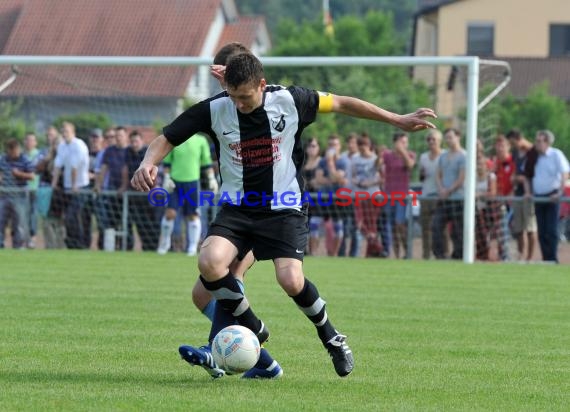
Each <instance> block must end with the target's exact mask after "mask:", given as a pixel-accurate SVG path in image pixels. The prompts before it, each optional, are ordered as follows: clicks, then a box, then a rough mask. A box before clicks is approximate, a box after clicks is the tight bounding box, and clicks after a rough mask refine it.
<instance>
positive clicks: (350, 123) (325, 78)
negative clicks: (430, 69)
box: [266, 11, 431, 143]
mask: <svg viewBox="0 0 570 412" xmlns="http://www.w3.org/2000/svg"><path fill="white" fill-rule="evenodd" d="M278 32H279V35H278V36H277V42H276V43H275V45H274V49H273V55H275V56H392V55H401V54H405V42H404V41H399V40H398V36H397V35H396V33H395V29H394V25H393V17H392V15H391V13H382V12H378V11H370V12H368V13H367V14H366V15H365V16H364V18H362V19H359V18H357V17H355V16H344V17H341V18H339V19H338V20H337V21H335V35H334V37H333V38H331V37H328V36H325V35H323V27H322V23H321V21H320V20H314V21H311V22H304V23H303V24H297V23H296V22H294V21H293V20H282V21H281V22H280V25H279V29H278ZM299 39H303V40H304V41H302V42H301V41H299ZM266 75H267V78H268V79H270V81H271V82H276V83H281V84H285V85H289V84H296V85H299V86H305V87H309V88H312V89H316V90H322V91H328V92H331V93H334V94H338V95H350V96H355V97H359V98H361V99H363V100H367V101H370V102H372V103H375V104H377V105H379V106H381V107H384V108H386V109H388V110H390V111H393V112H398V113H407V112H411V111H413V110H415V109H416V108H417V107H420V106H430V105H431V102H430V100H431V99H430V90H429V89H428V88H427V87H426V86H425V85H423V84H413V82H412V80H411V78H410V76H409V71H408V68H407V67H397V66H395V67H362V66H361V67H356V66H346V67H345V66H338V67H318V66H315V67H302V68H290V67H268V68H266ZM352 131H357V132H363V131H367V132H368V133H369V134H370V135H371V136H372V138H373V139H374V140H375V141H377V142H380V143H386V142H388V141H389V140H390V136H391V134H392V133H393V131H394V130H393V127H391V126H389V125H386V124H381V123H378V122H370V121H369V120H359V119H354V118H351V117H347V116H340V115H339V116H336V115H327V116H321V117H320V118H319V127H318V128H314V127H313V128H309V129H308V131H307V134H311V135H315V136H316V137H318V138H319V140H321V141H323V140H324V139H326V137H327V136H328V135H329V134H330V133H333V132H334V133H339V134H341V135H346V134H348V133H350V132H352Z"/></svg>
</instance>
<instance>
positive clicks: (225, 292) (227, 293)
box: [210, 288, 243, 300]
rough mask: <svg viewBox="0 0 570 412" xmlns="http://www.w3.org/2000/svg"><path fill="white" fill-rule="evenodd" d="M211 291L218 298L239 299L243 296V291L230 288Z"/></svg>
mask: <svg viewBox="0 0 570 412" xmlns="http://www.w3.org/2000/svg"><path fill="white" fill-rule="evenodd" d="M210 293H211V294H212V296H214V297H215V298H216V299H217V300H223V299H228V300H238V299H241V298H243V293H240V292H234V291H232V290H230V289H228V288H220V289H216V290H211V291H210Z"/></svg>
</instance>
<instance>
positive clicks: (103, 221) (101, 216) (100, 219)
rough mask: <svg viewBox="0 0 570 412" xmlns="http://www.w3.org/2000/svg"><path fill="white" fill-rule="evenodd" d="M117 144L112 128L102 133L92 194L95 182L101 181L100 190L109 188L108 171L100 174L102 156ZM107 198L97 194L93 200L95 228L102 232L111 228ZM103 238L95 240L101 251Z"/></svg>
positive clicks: (95, 164) (94, 169) (94, 166)
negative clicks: (95, 219)
mask: <svg viewBox="0 0 570 412" xmlns="http://www.w3.org/2000/svg"><path fill="white" fill-rule="evenodd" d="M116 144H117V133H116V132H115V129H114V128H108V129H106V130H105V131H104V132H103V143H102V146H103V147H102V148H101V150H99V152H97V155H96V156H95V162H94V164H93V173H95V180H94V182H93V192H94V193H96V190H97V189H95V187H96V186H97V185H98V183H97V181H98V180H99V179H101V182H102V183H100V184H101V190H103V188H105V187H108V186H109V171H108V170H105V173H104V174H103V173H101V169H102V167H103V156H104V155H105V152H106V151H107V149H108V148H109V147H112V146H116ZM106 203H107V198H106V197H105V196H103V195H102V194H97V197H96V198H95V199H94V200H93V208H94V212H95V216H96V218H97V228H98V230H99V228H101V229H102V230H103V232H105V229H107V228H111V223H110V217H109V210H108V207H107V205H106ZM103 243H104V236H100V239H98V240H97V247H98V248H99V249H103V246H104V245H103Z"/></svg>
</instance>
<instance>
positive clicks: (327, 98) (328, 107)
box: [318, 92, 333, 113]
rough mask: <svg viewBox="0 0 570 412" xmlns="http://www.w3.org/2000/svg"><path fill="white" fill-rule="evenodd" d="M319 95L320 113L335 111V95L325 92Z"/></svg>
mask: <svg viewBox="0 0 570 412" xmlns="http://www.w3.org/2000/svg"><path fill="white" fill-rule="evenodd" d="M318 93H319V110H318V112H319V113H330V112H332V109H333V95H332V94H330V93H325V92H318Z"/></svg>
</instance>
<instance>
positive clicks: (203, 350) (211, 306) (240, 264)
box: [179, 251, 283, 379]
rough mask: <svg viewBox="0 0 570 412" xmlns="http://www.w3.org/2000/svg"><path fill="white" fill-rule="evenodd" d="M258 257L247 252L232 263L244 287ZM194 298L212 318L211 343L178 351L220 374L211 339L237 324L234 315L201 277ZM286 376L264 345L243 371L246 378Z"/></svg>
mask: <svg viewBox="0 0 570 412" xmlns="http://www.w3.org/2000/svg"><path fill="white" fill-rule="evenodd" d="M254 262H255V258H254V256H253V253H252V252H251V251H250V252H248V253H247V254H246V255H245V256H244V257H243V259H238V258H236V259H234V261H233V262H232V263H231V264H230V271H231V272H232V273H234V275H235V277H236V279H237V280H238V282H239V283H240V286H241V287H242V292H243V290H244V285H243V279H244V276H245V272H246V271H247V270H248V269H249V268H250V267H251V266H252V265H253V263H254ZM192 300H193V302H194V305H195V306H196V307H197V308H198V309H199V310H200V311H201V312H202V313H204V315H206V316H207V317H208V318H209V319H210V320H211V321H212V326H211V328H210V335H209V337H208V342H209V344H208V345H205V346H202V347H200V348H194V347H192V346H188V345H183V346H181V347H180V348H179V352H180V354H181V356H182V358H183V359H185V360H186V361H187V362H189V363H191V364H193V365H200V366H202V367H203V368H204V369H205V370H206V371H207V372H208V373H209V374H210V375H211V376H212V377H214V378H217V377H220V376H222V375H223V373H220V372H223V371H221V369H219V368H218V367H217V365H216V364H215V363H214V362H213V359H212V357H211V346H210V345H211V342H212V340H213V338H214V336H216V334H217V333H218V332H219V331H220V330H222V329H223V328H225V327H226V326H229V325H232V324H235V323H236V321H235V319H234V318H233V316H232V315H231V314H230V313H229V312H227V311H225V310H223V308H222V307H221V306H220V305H217V304H216V300H215V299H213V298H212V295H211V294H210V292H209V291H208V290H207V289H206V288H205V287H204V285H203V284H202V282H201V281H200V280H198V281H197V282H196V284H195V285H194V289H193V290H192ZM281 376H283V369H282V368H281V366H280V365H279V363H277V361H276V360H274V359H273V358H272V357H271V355H270V354H269V352H268V351H267V349H265V348H261V352H260V356H259V360H258V361H257V363H256V364H255V365H254V367H253V368H251V369H250V370H248V371H247V372H245V373H244V374H243V376H242V377H243V378H246V379H253V378H259V379H277V378H280V377H281Z"/></svg>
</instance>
